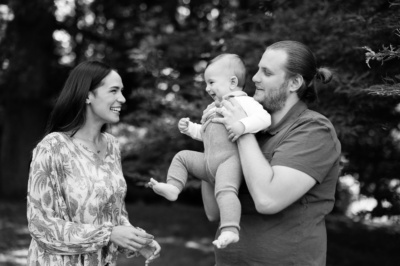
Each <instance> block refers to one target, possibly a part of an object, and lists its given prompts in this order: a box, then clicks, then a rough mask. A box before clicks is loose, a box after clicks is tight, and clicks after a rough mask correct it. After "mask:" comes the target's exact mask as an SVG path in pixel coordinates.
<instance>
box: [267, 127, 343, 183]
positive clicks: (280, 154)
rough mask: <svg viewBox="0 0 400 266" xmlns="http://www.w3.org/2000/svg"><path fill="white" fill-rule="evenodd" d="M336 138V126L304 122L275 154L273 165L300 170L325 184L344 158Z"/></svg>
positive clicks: (288, 136) (283, 140)
mask: <svg viewBox="0 0 400 266" xmlns="http://www.w3.org/2000/svg"><path fill="white" fill-rule="evenodd" d="M335 136H336V133H335V132H334V129H333V127H331V126H329V125H327V124H325V123H323V122H321V121H318V120H308V121H303V122H302V123H299V124H298V125H297V126H295V127H294V128H292V129H291V130H289V131H288V132H287V135H286V136H285V137H284V138H283V139H282V143H281V144H280V145H279V146H278V147H277V148H276V150H275V151H274V153H273V156H272V159H271V165H272V166H274V165H281V166H286V167H290V168H293V169H296V170H299V171H301V172H304V173H306V174H308V175H310V176H311V177H312V178H314V179H315V180H316V181H317V182H318V183H321V182H322V181H323V179H324V177H325V176H326V175H327V173H328V172H329V170H330V169H331V167H332V165H334V163H335V162H336V160H337V159H338V158H339V156H340V144H339V142H338V140H337V138H336V137H335Z"/></svg>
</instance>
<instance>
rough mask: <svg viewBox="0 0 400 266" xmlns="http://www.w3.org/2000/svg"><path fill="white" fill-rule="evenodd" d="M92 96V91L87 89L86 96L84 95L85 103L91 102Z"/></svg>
mask: <svg viewBox="0 0 400 266" xmlns="http://www.w3.org/2000/svg"><path fill="white" fill-rule="evenodd" d="M93 97H94V94H93V92H91V91H89V93H88V96H87V97H86V101H85V102H86V104H90V103H91V102H92V99H93Z"/></svg>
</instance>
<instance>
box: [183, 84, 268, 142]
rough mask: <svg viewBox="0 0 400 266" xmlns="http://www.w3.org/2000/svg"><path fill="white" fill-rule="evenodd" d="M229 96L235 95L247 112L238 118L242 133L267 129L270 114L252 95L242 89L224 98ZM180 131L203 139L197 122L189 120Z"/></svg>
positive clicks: (197, 138)
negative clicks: (183, 129)
mask: <svg viewBox="0 0 400 266" xmlns="http://www.w3.org/2000/svg"><path fill="white" fill-rule="evenodd" d="M231 97H235V100H237V102H238V103H239V104H240V106H241V107H242V108H243V110H244V111H245V113H246V114H247V117H245V118H242V119H240V120H239V121H240V122H241V123H242V124H243V125H244V128H245V129H244V132H243V134H246V133H257V132H259V131H262V130H265V129H267V128H268V127H269V126H270V125H271V115H270V114H269V113H268V112H267V111H266V110H265V109H264V108H263V107H262V105H261V104H260V103H259V102H257V101H256V100H254V98H253V97H249V96H247V94H246V93H245V92H243V91H235V92H232V93H229V94H227V95H225V96H224V99H225V100H226V99H229V98H231ZM211 110H212V109H211ZM181 133H183V134H186V135H188V136H189V137H191V138H193V139H195V140H199V141H202V140H203V138H202V136H201V125H200V124H197V123H193V122H190V121H189V125H188V129H187V130H186V131H181Z"/></svg>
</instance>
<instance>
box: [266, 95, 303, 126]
mask: <svg viewBox="0 0 400 266" xmlns="http://www.w3.org/2000/svg"><path fill="white" fill-rule="evenodd" d="M298 101H300V100H299V98H297V97H293V98H291V97H289V98H288V99H287V100H286V103H285V105H284V106H283V108H282V109H281V110H278V111H275V112H273V113H272V114H271V126H275V125H276V124H278V123H279V122H280V121H281V120H282V118H283V117H284V116H285V115H286V114H287V113H288V112H289V111H290V109H292V107H293V106H294V105H295V104H296V103H297V102H298Z"/></svg>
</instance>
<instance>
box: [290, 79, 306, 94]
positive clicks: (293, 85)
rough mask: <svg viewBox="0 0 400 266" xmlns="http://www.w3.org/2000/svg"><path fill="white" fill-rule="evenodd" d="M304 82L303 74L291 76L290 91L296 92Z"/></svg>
mask: <svg viewBox="0 0 400 266" xmlns="http://www.w3.org/2000/svg"><path fill="white" fill-rule="evenodd" d="M303 83H304V79H303V76H302V75H296V76H294V77H292V78H290V81H289V91H290V92H296V91H297V90H298V89H300V88H301V86H302V85H303Z"/></svg>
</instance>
